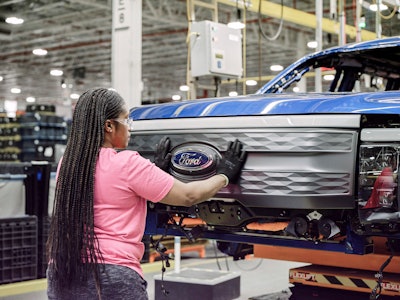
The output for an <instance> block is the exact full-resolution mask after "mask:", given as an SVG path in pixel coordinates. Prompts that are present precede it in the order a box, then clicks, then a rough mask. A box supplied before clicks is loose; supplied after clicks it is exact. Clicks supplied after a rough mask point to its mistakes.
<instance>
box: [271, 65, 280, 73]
mask: <svg viewBox="0 0 400 300" xmlns="http://www.w3.org/2000/svg"><path fill="white" fill-rule="evenodd" d="M269 69H270V70H271V71H274V72H278V71H282V70H283V67H282V66H281V65H272V66H271V67H269Z"/></svg>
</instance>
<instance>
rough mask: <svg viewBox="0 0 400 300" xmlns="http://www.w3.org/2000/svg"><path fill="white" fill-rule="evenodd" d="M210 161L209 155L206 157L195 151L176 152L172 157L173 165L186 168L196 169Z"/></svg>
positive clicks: (205, 165) (203, 166)
mask: <svg viewBox="0 0 400 300" xmlns="http://www.w3.org/2000/svg"><path fill="white" fill-rule="evenodd" d="M210 162H212V158H211V157H208V156H207V155H206V154H203V153H201V152H196V151H182V152H178V153H176V154H175V156H174V158H173V164H174V165H176V166H179V167H181V168H183V169H187V170H190V169H193V170H198V169H202V168H206V167H207V166H208V165H209V164H210Z"/></svg>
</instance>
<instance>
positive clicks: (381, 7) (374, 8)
mask: <svg viewBox="0 0 400 300" xmlns="http://www.w3.org/2000/svg"><path fill="white" fill-rule="evenodd" d="M387 9H388V7H387V5H385V4H383V3H381V4H379V11H384V10H387ZM369 10H371V11H374V12H376V11H378V4H371V5H370V6H369Z"/></svg>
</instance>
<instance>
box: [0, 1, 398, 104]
mask: <svg viewBox="0 0 400 300" xmlns="http://www.w3.org/2000/svg"><path fill="white" fill-rule="evenodd" d="M193 1H194V2H195V3H200V4H201V3H206V4H215V7H216V8H217V9H216V13H217V15H216V16H217V17H218V22H219V23H224V24H226V23H228V22H230V21H232V20H234V19H236V18H238V13H237V8H239V10H240V12H241V13H240V18H241V19H243V20H244V21H245V23H246V28H245V29H244V31H243V41H244V42H245V47H244V48H243V49H244V52H245V54H246V55H245V57H246V59H245V64H244V67H245V78H239V79H238V80H235V79H232V80H230V81H229V82H228V81H227V80H223V81H222V82H221V84H220V87H219V89H218V95H221V96H226V95H227V94H228V92H229V91H230V90H234V89H236V90H237V91H238V92H239V94H242V93H247V94H248V93H254V92H255V91H256V90H257V89H258V88H260V87H261V86H262V85H263V84H264V83H265V82H266V81H267V80H268V79H269V78H271V76H273V75H274V74H276V72H273V71H271V70H270V66H271V65H273V64H280V65H282V66H284V67H286V66H288V65H289V64H290V63H291V62H293V61H294V60H296V59H298V58H300V57H301V56H303V55H304V54H307V53H311V52H313V51H314V50H312V49H309V48H307V47H306V44H307V42H308V41H312V40H315V26H316V17H315V11H316V7H315V5H316V1H315V0H304V1H296V0H293V1H287V0H285V1H283V0H271V1H261V5H259V4H260V2H259V1H258V0H255V1H254V0H253V1H245V2H243V1H242V0H237V1H235V0H202V1H195V0H193ZM112 2H113V1H112V0H64V1H55V0H1V1H0V62H1V68H0V76H1V77H0V79H1V78H2V80H1V81H0V104H3V103H4V101H5V100H17V101H18V106H19V107H20V108H22V107H24V106H25V105H26V98H27V97H29V96H30V97H34V98H35V99H36V103H46V104H49V103H50V104H55V105H60V106H70V105H71V99H70V94H71V93H77V94H80V93H82V92H83V91H84V90H86V89H88V88H91V87H97V86H104V87H111V46H112V36H111V33H112ZM189 2H190V1H189V0H188V1H185V0H142V7H143V8H142V78H143V92H142V103H157V102H165V101H170V100H171V96H172V95H173V94H176V93H178V94H179V93H180V94H181V96H182V98H183V99H185V98H187V94H186V93H184V92H180V91H179V86H180V85H182V84H185V83H186V77H187V76H186V75H187V54H188V48H187V43H186V41H187V36H188V24H189V23H188V15H190V13H193V16H194V18H195V20H194V21H202V20H211V21H212V20H214V18H215V15H213V11H212V9H210V8H209V7H207V5H194V11H193V12H192V11H188V5H187V4H188V3H189ZM331 2H332V3H334V2H335V3H334V4H336V5H338V4H339V7H340V5H341V3H343V7H344V14H343V15H342V16H343V17H344V19H345V20H346V21H345V23H346V24H347V26H346V31H345V32H346V37H345V42H354V41H355V40H356V36H355V32H356V29H355V27H354V26H355V15H356V0H346V1H344V0H343V1H337V2H338V3H336V1H323V18H324V22H323V30H324V33H323V46H322V47H323V48H327V47H330V46H334V45H337V44H338V43H339V41H340V39H339V33H340V32H339V20H340V18H339V17H340V16H341V15H340V13H336V14H332V10H331V4H332V3H331ZM370 2H372V1H370ZM397 2H398V1H395V0H390V1H383V3H385V4H387V6H388V10H386V11H383V12H382V14H381V16H382V17H381V26H382V35H383V36H393V35H399V34H400V24H399V23H400V20H399V19H398V13H397V9H398V8H397V7H396V3H397ZM243 3H244V4H245V6H243ZM368 5H369V3H368V2H367V1H364V2H363V5H362V15H363V16H364V17H365V19H366V25H367V27H366V28H365V29H364V30H363V31H362V32H363V34H362V38H363V39H372V38H376V29H375V28H376V13H374V12H371V11H370V10H369V9H368V8H367V7H368ZM214 11H215V10H214ZM9 16H17V17H20V18H23V19H24V23H23V24H20V25H10V24H7V23H6V22H5V19H6V18H7V17H9ZM35 48H42V49H46V50H47V51H48V53H47V55H45V56H37V55H34V54H33V53H32V50H33V49H35ZM51 69H60V70H62V71H63V75H62V76H58V77H54V76H51V75H50V70H51ZM247 78H252V79H255V80H257V81H258V83H257V85H255V86H252V87H247V86H245V85H244V84H243V81H244V79H247ZM62 83H64V84H65V85H64V86H65V88H64V87H63V86H62ZM14 87H17V88H19V89H20V90H21V92H20V93H12V92H11V89H12V88H14ZM214 94H215V87H214V90H213V81H212V80H209V79H203V81H202V82H201V84H199V85H198V91H197V96H198V97H208V96H214ZM72 101H73V100H72Z"/></svg>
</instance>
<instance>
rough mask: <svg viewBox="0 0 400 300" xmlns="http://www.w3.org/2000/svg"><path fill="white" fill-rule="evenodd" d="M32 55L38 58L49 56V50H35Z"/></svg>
mask: <svg viewBox="0 0 400 300" xmlns="http://www.w3.org/2000/svg"><path fill="white" fill-rule="evenodd" d="M32 53H33V54H35V55H38V56H44V55H46V54H47V50H46V49H42V48H37V49H33V50H32Z"/></svg>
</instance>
